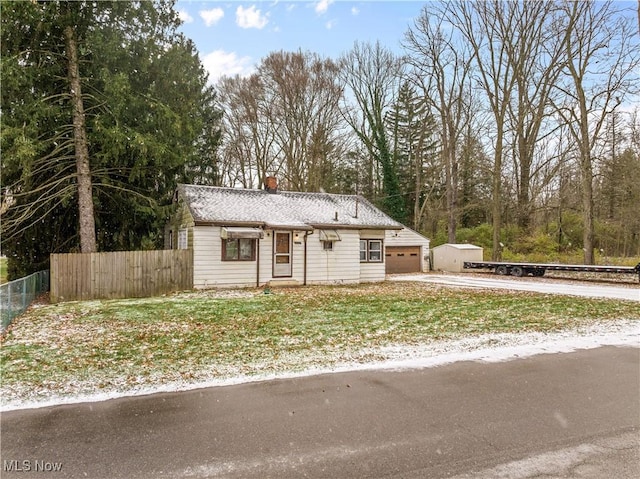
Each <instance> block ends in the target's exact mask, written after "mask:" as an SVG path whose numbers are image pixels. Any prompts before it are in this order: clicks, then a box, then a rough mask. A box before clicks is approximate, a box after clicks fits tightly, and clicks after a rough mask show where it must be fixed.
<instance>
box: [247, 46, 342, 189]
mask: <svg viewBox="0 0 640 479" xmlns="http://www.w3.org/2000/svg"><path fill="white" fill-rule="evenodd" d="M258 74H259V75H260V77H261V79H262V82H263V84H264V89H265V99H266V100H267V101H268V103H269V108H268V109H266V110H265V113H266V114H267V115H268V116H269V117H270V121H271V122H272V123H273V124H274V125H277V128H276V130H275V134H276V142H277V144H278V145H279V149H280V151H281V154H282V163H283V165H284V168H283V170H282V171H283V173H284V175H285V178H284V179H285V180H286V182H287V183H288V185H289V187H290V188H292V189H295V190H298V191H309V190H310V191H317V190H319V189H321V188H324V189H330V188H331V186H332V183H333V179H332V170H333V166H334V164H335V162H336V161H337V160H338V159H339V158H340V157H341V156H342V155H343V151H344V149H343V148H344V140H343V138H342V136H343V133H344V123H343V119H342V115H341V113H340V98H341V97H342V85H341V83H340V81H339V75H338V66H337V65H336V63H334V62H333V61H332V60H329V59H322V58H321V57H320V56H319V55H317V54H313V53H303V52H294V53H291V52H275V53H271V54H270V55H269V56H268V57H267V58H265V59H264V60H263V61H262V63H261V65H260V67H259V69H258Z"/></svg>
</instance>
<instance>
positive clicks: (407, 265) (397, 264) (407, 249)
mask: <svg viewBox="0 0 640 479" xmlns="http://www.w3.org/2000/svg"><path fill="white" fill-rule="evenodd" d="M385 264H386V266H385V273H387V274H397V273H419V272H420V246H387V247H386V251H385Z"/></svg>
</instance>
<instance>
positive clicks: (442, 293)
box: [0, 282, 640, 401]
mask: <svg viewBox="0 0 640 479" xmlns="http://www.w3.org/2000/svg"><path fill="white" fill-rule="evenodd" d="M618 319H631V320H640V310H639V309H638V304H637V303H636V302H625V301H615V300H603V299H577V298H573V297H562V296H550V295H540V294H533V293H510V292H505V291H478V290H460V289H448V288H446V287H438V286H431V285H430V286H426V285H424V284H422V283H395V282H391V283H382V284H372V285H359V286H339V287H338V286H337V287H306V288H293V289H277V290H274V291H273V294H264V293H263V292H262V291H261V290H248V291H240V292H238V291H236V292H225V293H219V292H202V293H187V294H177V295H171V296H166V297H161V298H149V299H140V300H112V301H90V302H72V303H62V304H57V305H49V304H39V305H35V306H34V307H32V308H30V309H29V310H28V311H27V313H25V314H24V315H23V316H21V317H19V318H16V320H15V321H14V323H13V324H12V325H11V326H10V327H9V329H8V330H7V332H6V334H5V337H4V338H3V340H2V347H1V350H0V359H1V361H2V393H3V394H2V395H3V401H6V400H15V399H16V398H26V397H29V398H44V397H47V396H50V395H60V396H64V395H73V394H80V393H88V392H93V391H96V390H103V391H121V390H126V389H128V388H131V387H137V386H140V385H154V384H163V383H167V382H174V381H187V382H189V381H191V382H196V381H202V380H207V379H211V378H224V377H232V376H237V375H252V374H259V373H265V372H273V373H277V372H282V371H292V370H303V369H307V368H310V367H314V366H318V365H323V366H331V365H332V364H338V363H341V362H344V361H347V360H350V359H353V358H354V357H357V358H359V360H362V361H367V360H370V359H375V358H371V357H369V356H367V355H366V354H363V353H362V352H363V351H371V350H372V348H373V349H375V348H380V347H386V346H397V345H406V346H415V345H420V344H425V343H431V342H434V341H439V340H443V339H452V338H460V337H466V336H477V335H482V334H486V333H489V332H505V333H508V332H531V331H542V332H547V331H560V330H564V329H570V328H575V327H579V326H582V325H588V324H592V323H594V322H602V321H613V320H618Z"/></svg>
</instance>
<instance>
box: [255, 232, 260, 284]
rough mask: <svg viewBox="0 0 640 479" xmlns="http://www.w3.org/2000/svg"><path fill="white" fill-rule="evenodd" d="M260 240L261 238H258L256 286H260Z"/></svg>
mask: <svg viewBox="0 0 640 479" xmlns="http://www.w3.org/2000/svg"><path fill="white" fill-rule="evenodd" d="M260 242H261V239H260V238H258V239H257V240H256V288H259V287H260Z"/></svg>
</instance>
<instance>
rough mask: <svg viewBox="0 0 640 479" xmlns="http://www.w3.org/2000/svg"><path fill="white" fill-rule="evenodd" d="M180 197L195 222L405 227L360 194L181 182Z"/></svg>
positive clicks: (290, 225)
mask: <svg viewBox="0 0 640 479" xmlns="http://www.w3.org/2000/svg"><path fill="white" fill-rule="evenodd" d="M178 196H179V198H182V199H183V200H184V202H185V204H186V205H187V207H188V208H189V211H190V212H191V215H192V216H193V219H194V220H195V222H196V223H213V224H246V225H262V226H266V227H272V228H277V227H288V228H298V229H309V228H310V227H325V228H332V229H335V228H376V229H402V228H403V226H402V225H401V224H400V223H398V222H397V221H394V220H393V219H391V218H390V217H389V216H387V215H386V214H384V213H383V212H382V211H380V210H379V209H378V208H376V207H375V206H373V205H372V204H371V203H369V202H368V201H367V200H366V199H364V198H363V197H361V196H358V195H335V194H329V193H298V192H291V191H279V192H277V193H269V192H267V191H265V190H249V189H237V188H220V187H214V186H197V185H179V186H178ZM356 211H357V216H356ZM336 215H337V220H336Z"/></svg>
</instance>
